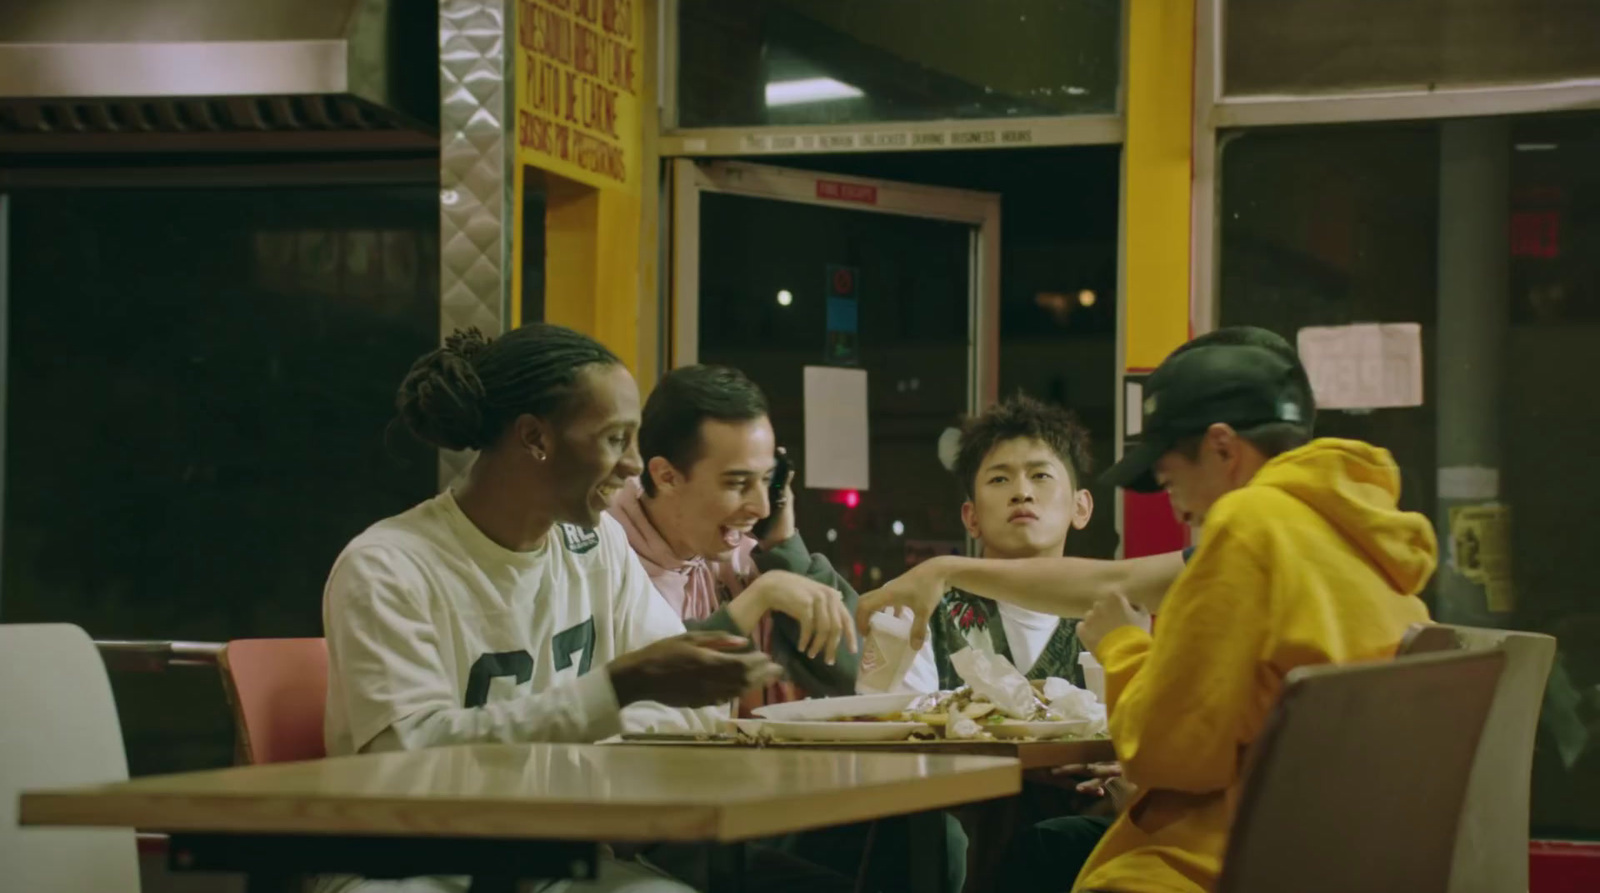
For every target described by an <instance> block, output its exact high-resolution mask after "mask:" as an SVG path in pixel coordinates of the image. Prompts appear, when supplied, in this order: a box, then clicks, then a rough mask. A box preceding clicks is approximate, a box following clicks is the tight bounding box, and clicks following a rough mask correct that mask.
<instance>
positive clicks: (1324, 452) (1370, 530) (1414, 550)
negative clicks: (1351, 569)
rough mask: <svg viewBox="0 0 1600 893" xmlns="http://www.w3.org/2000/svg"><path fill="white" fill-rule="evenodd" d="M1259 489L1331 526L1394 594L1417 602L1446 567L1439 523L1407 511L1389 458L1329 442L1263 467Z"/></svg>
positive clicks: (1357, 445) (1377, 450)
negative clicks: (1275, 492)
mask: <svg viewBox="0 0 1600 893" xmlns="http://www.w3.org/2000/svg"><path fill="white" fill-rule="evenodd" d="M1250 486H1252V487H1275V488H1277V489H1279V490H1282V491H1284V492H1285V493H1288V494H1289V495H1290V496H1293V497H1294V498H1296V499H1298V500H1300V501H1301V502H1303V503H1305V504H1306V505H1308V506H1310V507H1311V509H1312V510H1313V511H1315V512H1316V513H1317V514H1319V515H1321V516H1322V517H1323V518H1325V519H1327V521H1328V523H1329V524H1331V525H1332V526H1333V527H1334V528H1335V529H1336V530H1338V531H1339V532H1340V533H1341V534H1343V535H1344V537H1345V538H1346V539H1347V540H1349V541H1350V542H1351V543H1352V544H1353V545H1354V546H1355V548H1356V549H1357V550H1359V551H1360V552H1361V553H1363V554H1364V555H1366V556H1367V558H1368V559H1370V560H1371V561H1372V563H1373V564H1374V565H1376V566H1377V567H1378V568H1380V569H1381V570H1382V571H1383V574H1384V576H1386V577H1387V578H1388V580H1389V582H1390V584H1391V585H1393V586H1394V588H1395V590H1396V591H1398V592H1401V593H1404V594H1406V595H1416V594H1418V593H1420V592H1421V591H1422V588H1423V587H1424V586H1426V585H1427V583H1428V578H1429V577H1431V576H1433V571H1434V569H1435V568H1436V567H1437V566H1438V563H1439V543H1438V540H1437V538H1436V537H1435V536H1434V532H1433V523H1432V522H1431V521H1429V520H1428V518H1426V517H1424V516H1423V515H1420V514H1417V513H1416V512H1406V511H1401V510H1400V507H1399V501H1400V467H1399V466H1398V465H1396V464H1395V461H1394V457H1393V456H1391V455H1390V454H1389V451H1388V450H1385V449H1382V448H1381V447H1375V446H1372V445H1371V444H1367V443H1362V442H1360V441H1356V440H1336V439H1332V438H1324V439H1320V440H1314V441H1312V442H1311V443H1309V444H1307V445H1305V446H1303V447H1301V448H1300V449H1297V450H1292V451H1290V452H1287V453H1284V454H1283V455H1281V456H1278V457H1277V458H1275V459H1273V460H1271V461H1270V462H1268V463H1267V464H1266V465H1264V466H1262V468H1261V470H1260V471H1259V472H1257V473H1256V476H1255V478H1253V479H1252V480H1251V481H1250Z"/></svg>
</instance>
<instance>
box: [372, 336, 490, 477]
mask: <svg viewBox="0 0 1600 893" xmlns="http://www.w3.org/2000/svg"><path fill="white" fill-rule="evenodd" d="M488 349H489V339H487V338H485V337H484V335H483V333H482V332H480V331H478V330H477V329H466V330H464V331H457V332H455V333H454V334H452V335H451V336H450V337H448V338H446V339H445V342H444V346H443V347H441V348H439V349H437V350H434V351H430V352H428V353H426V354H424V355H423V356H422V357H421V358H420V359H418V360H417V361H416V362H415V363H412V364H411V371H410V372H407V373H406V377H405V380H404V381H402V382H401V383H400V391H399V393H397V394H396V395H395V408H396V409H397V410H399V412H400V418H401V420H403V421H404V422H405V423H406V427H407V428H410V429H411V433H412V434H414V435H416V437H417V438H418V439H419V440H422V441H423V442H425V443H430V444H432V445H434V446H436V447H439V448H441V449H447V450H481V449H483V448H484V446H486V445H487V444H486V443H485V442H484V414H485V410H486V408H487V407H486V406H485V404H484V400H485V397H486V396H487V395H486V393H485V391H484V387H483V381H482V380H481V379H480V378H479V377H478V372H477V369H475V368H474V367H473V360H474V359H475V358H477V357H481V356H482V355H483V353H484V352H485V351H487V350H488Z"/></svg>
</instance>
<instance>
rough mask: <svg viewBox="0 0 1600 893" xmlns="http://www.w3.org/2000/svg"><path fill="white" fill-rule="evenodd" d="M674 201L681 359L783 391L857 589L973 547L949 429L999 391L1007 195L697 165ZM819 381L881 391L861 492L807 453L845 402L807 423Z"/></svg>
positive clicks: (805, 505) (787, 432)
mask: <svg viewBox="0 0 1600 893" xmlns="http://www.w3.org/2000/svg"><path fill="white" fill-rule="evenodd" d="M673 194H674V205H673V216H674V221H673V271H672V275H673V290H672V291H673V312H672V350H671V357H672V365H673V366H684V365H689V364H692V363H717V364H721V365H727V366H733V367H736V368H738V369H741V370H743V371H744V372H745V373H746V374H747V375H749V376H750V377H751V378H752V379H754V380H755V381H756V382H757V383H758V384H759V385H760V386H761V388H762V390H764V391H765V392H766V394H767V399H768V401H769V402H770V404H771V407H772V423H773V426H774V428H775V429H776V430H777V434H778V441H779V443H781V444H782V445H783V446H784V447H785V448H786V449H787V450H788V451H789V454H790V455H791V456H792V457H794V458H795V460H796V464H797V466H798V467H799V469H800V473H799V475H798V476H797V478H796V482H795V483H796V486H795V498H796V513H797V518H798V521H799V525H800V531H801V533H802V535H803V536H804V537H805V540H806V543H807V545H808V546H809V547H810V548H811V550H812V551H815V552H821V553H823V554H825V555H827V556H829V558H830V559H832V561H833V563H834V565H835V566H836V567H837V568H838V569H839V572H840V573H842V574H844V575H845V577H846V578H848V579H850V580H851V581H852V583H853V584H854V585H855V586H856V587H857V588H858V589H870V588H873V587H874V586H875V585H876V584H878V583H880V582H882V581H884V580H888V579H892V578H893V577H895V576H897V575H898V574H899V573H900V572H901V571H903V570H904V569H905V568H906V567H908V566H909V565H911V564H914V563H916V562H917V561H919V560H921V559H923V558H926V557H928V556H929V555H932V554H939V553H948V552H964V551H965V550H966V536H965V531H964V529H963V527H962V524H961V517H960V505H961V501H962V498H963V490H962V488H961V487H960V486H959V484H958V482H957V481H956V479H955V478H954V476H953V475H952V474H951V473H950V471H949V470H948V469H947V464H948V462H949V460H950V458H951V456H950V450H951V447H952V446H953V439H952V437H951V435H949V434H948V433H947V432H948V430H949V429H951V428H953V427H954V426H956V425H957V424H959V422H960V419H961V417H962V416H963V415H965V414H967V413H971V412H974V411H976V410H978V409H980V408H981V407H983V406H985V405H988V404H989V403H991V402H993V400H994V399H995V396H996V391H997V388H998V378H999V374H998V369H999V364H998V331H999V313H998V307H999V278H1000V267H999V257H1000V200H999V197H998V196H995V195H991V194H988V193H976V192H965V191H961V190H955V189H944V188H934V187H927V186H918V185H909V184H904V183H895V182H890V181H885V180H870V179H862V178H855V177H841V176H837V175H833V174H818V173H815V172H810V171H799V170H789V169H783V168H775V167H767V166H761V165H752V164H743V163H727V162H718V163H697V162H694V161H690V160H686V159H680V160H678V161H675V162H674V167H673ZM808 367H810V368H812V369H814V370H820V371H812V372H809V373H808V371H807V370H808ZM832 370H855V372H854V373H852V374H844V373H835V372H833V371H832ZM863 373H864V378H865V382H864V386H863V383H862V382H861V378H862V374H863ZM808 377H810V378H811V379H812V381H813V387H815V386H816V385H817V384H818V382H819V380H820V379H822V378H826V379H829V380H830V381H840V380H842V381H844V382H845V383H846V388H845V391H846V396H845V397H844V398H842V399H845V400H846V401H849V400H851V399H853V397H852V396H850V395H853V394H856V393H858V390H857V389H862V388H863V387H864V390H865V395H866V404H867V415H866V418H867V421H866V428H867V430H866V437H865V441H866V461H865V468H864V469H861V470H864V471H865V475H863V476H860V477H861V484H860V485H859V486H858V485H855V484H853V483H843V484H841V483H839V481H840V480H841V478H840V476H839V474H837V473H836V474H834V475H830V480H828V481H822V482H821V485H818V482H817V474H818V473H819V472H823V471H832V472H840V469H838V468H824V467H819V466H823V465H827V466H833V465H838V464H839V458H838V457H836V456H820V455H818V456H808V455H807V454H806V448H805V447H806V433H807V432H806V426H807V424H808V423H809V424H812V425H821V424H822V421H821V420H820V416H819V414H818V413H819V410H827V409H829V408H830V407H828V406H819V404H818V402H817V401H816V400H815V399H813V402H812V404H811V406H810V407H809V409H810V412H809V413H808V411H807V410H808V406H807V401H806V387H807V385H806V381H807V379H808ZM813 397H814V398H815V394H814V395H813ZM824 414H825V413H824ZM808 416H809V418H808ZM941 440H942V441H943V446H941ZM812 461H815V462H817V463H818V465H808V463H809V462H812ZM843 464H844V465H847V466H848V465H849V464H850V463H849V462H845V463H843ZM843 477H844V478H851V479H852V480H853V477H852V475H851V474H849V473H843ZM830 481H831V482H830ZM808 484H809V485H808Z"/></svg>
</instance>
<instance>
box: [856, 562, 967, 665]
mask: <svg viewBox="0 0 1600 893" xmlns="http://www.w3.org/2000/svg"><path fill="white" fill-rule="evenodd" d="M940 567H941V565H940V563H939V559H937V558H932V559H929V560H927V561H924V562H922V563H921V564H919V565H917V566H916V567H914V568H912V569H911V570H908V571H906V572H905V573H903V574H901V575H900V576H898V577H896V578H894V579H893V580H890V581H889V582H888V584H886V585H885V586H884V587H883V588H881V589H875V590H873V591H872V592H869V593H867V594H865V595H863V596H861V599H860V601H858V602H856V628H857V629H859V630H861V634H862V635H866V634H867V631H868V630H870V629H871V626H870V625H869V624H870V623H871V620H872V615H874V614H876V613H878V612H879V611H884V610H893V611H896V612H898V609H900V608H910V609H911V647H912V648H913V649H920V648H921V647H922V643H923V642H924V641H926V640H927V638H928V620H929V619H930V618H932V617H933V612H934V611H936V610H938V608H939V602H941V601H943V600H944V594H945V592H946V591H948V590H949V587H948V586H947V585H945V581H944V575H943V574H942V573H941V572H940Z"/></svg>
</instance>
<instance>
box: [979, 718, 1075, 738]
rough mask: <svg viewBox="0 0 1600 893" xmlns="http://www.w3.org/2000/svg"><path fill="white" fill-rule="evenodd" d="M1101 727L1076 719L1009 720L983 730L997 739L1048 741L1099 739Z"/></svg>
mask: <svg viewBox="0 0 1600 893" xmlns="http://www.w3.org/2000/svg"><path fill="white" fill-rule="evenodd" d="M1099 726H1100V723H1098V722H1096V721H1095V720H1092V719H1074V720H1066V721H1061V722H1057V721H1054V720H1043V721H1040V722H1023V721H1021V720H1014V719H1009V718H1008V719H1006V720H1004V721H1003V722H995V723H991V724H989V725H987V726H984V727H983V729H984V731H986V732H988V733H989V734H991V735H993V736H995V737H996V738H1038V739H1043V740H1048V739H1056V738H1092V737H1098V735H1097V733H1098V732H1099V731H1100V729H1099Z"/></svg>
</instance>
